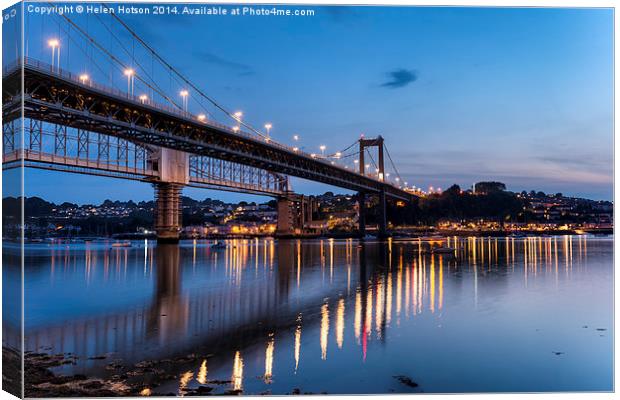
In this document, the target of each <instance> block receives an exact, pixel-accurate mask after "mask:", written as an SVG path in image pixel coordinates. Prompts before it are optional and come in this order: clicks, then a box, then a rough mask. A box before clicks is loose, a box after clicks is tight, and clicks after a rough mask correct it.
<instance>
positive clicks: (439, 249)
mask: <svg viewBox="0 0 620 400" xmlns="http://www.w3.org/2000/svg"><path fill="white" fill-rule="evenodd" d="M455 251H456V249H454V248H452V247H435V248H434V249H432V250H431V253H433V254H454V252H455Z"/></svg>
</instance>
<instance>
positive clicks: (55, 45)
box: [47, 39, 441, 194]
mask: <svg viewBox="0 0 620 400" xmlns="http://www.w3.org/2000/svg"><path fill="white" fill-rule="evenodd" d="M47 43H48V46H49V47H51V48H52V70H53V69H54V65H56V68H57V69H58V70H59V69H60V41H59V40H58V39H50V40H48V42H47ZM123 74H124V75H125V76H126V77H127V92H128V93H129V94H131V95H132V96H133V94H134V77H135V74H136V71H135V70H134V69H133V68H125V70H124V71H123ZM79 80H80V82H81V83H82V84H86V83H87V82H88V81H89V80H90V77H89V76H88V74H81V75H80V76H79ZM179 95H180V96H181V98H182V107H183V111H185V112H187V111H188V105H189V91H188V90H187V89H183V90H181V91H180V92H179ZM138 99H140V102H141V103H142V104H145V103H146V102H147V101H148V96H147V95H146V94H141V95H140V96H138ZM232 117H233V119H235V120H236V121H237V123H238V125H235V126H233V127H232V130H233V132H235V133H237V132H239V130H240V129H241V125H242V122H241V117H243V113H242V112H241V111H237V112H235V113H233V115H232ZM196 118H197V119H198V121H200V122H205V121H206V120H207V116H206V115H205V114H198V115H197V117H196ZM264 127H265V130H266V132H267V135H266V137H265V140H266V141H267V142H269V141H271V136H270V133H271V128H273V125H272V124H271V123H270V122H268V123H266V124H265V125H264ZM299 139H300V137H299V135H293V140H294V141H295V142H296V143H297V142H299ZM319 150H320V151H321V155H320V158H322V159H326V158H327V157H326V156H325V150H327V146H325V145H324V144H322V145H320V146H319ZM293 151H294V152H298V151H299V147H298V146H297V145H296V146H294V147H293ZM310 157H312V158H317V157H319V156H318V155H317V154H316V153H311V154H310ZM341 157H342V153H341V152H336V153H335V154H334V155H333V158H335V159H340V158H341ZM353 163H354V164H355V167H356V168H357V164H359V160H353ZM331 164H332V165H335V162H334V161H331ZM344 167H345V169H349V166H348V165H345V166H344ZM364 167H365V170H368V169H370V164H366V165H365V166H364ZM375 173H376V175H377V178H379V179H381V180H383V179H384V177H383V176H381V174H380V172H379V169H378V168H376V169H375ZM389 177H390V174H389V173H386V174H385V179H387V178H389ZM394 180H395V182H396V184H399V183H400V178H399V177H396V178H394ZM403 183H404V185H405V189H411V190H413V191H418V192H421V193H424V194H426V193H427V192H425V191H422V190H421V189H420V188H416V187H415V185H414V186H412V188H409V187H408V183H407V182H403ZM428 193H441V188H437V189H433V187H432V186H431V187H430V188H429V190H428Z"/></svg>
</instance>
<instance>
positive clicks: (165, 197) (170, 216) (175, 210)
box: [153, 182, 183, 243]
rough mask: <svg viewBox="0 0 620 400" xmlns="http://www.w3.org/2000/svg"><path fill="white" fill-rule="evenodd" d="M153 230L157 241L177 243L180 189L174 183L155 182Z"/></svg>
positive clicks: (180, 214)
mask: <svg viewBox="0 0 620 400" xmlns="http://www.w3.org/2000/svg"><path fill="white" fill-rule="evenodd" d="M153 186H155V231H156V232H157V243H178V242H179V234H180V233H181V227H182V225H181V223H182V222H181V216H182V209H181V190H182V188H183V187H182V186H181V185H179V184H175V183H160V182H158V183H155V184H153Z"/></svg>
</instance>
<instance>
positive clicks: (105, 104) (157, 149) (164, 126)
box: [2, 58, 414, 241]
mask: <svg viewBox="0 0 620 400" xmlns="http://www.w3.org/2000/svg"><path fill="white" fill-rule="evenodd" d="M2 95H3V110H2V111H3V117H4V122H3V124H4V126H3V140H4V144H5V148H7V144H8V150H11V151H16V152H14V153H12V154H8V155H7V150H5V155H4V158H3V167H4V168H6V167H7V166H10V165H11V163H13V164H12V165H15V163H16V162H17V160H23V161H24V166H34V165H32V164H33V163H34V164H36V163H38V165H39V166H41V165H48V166H50V165H54V166H55V167H54V168H50V169H62V168H61V166H62V167H67V166H69V167H72V168H73V171H72V172H78V173H85V172H84V171H89V172H93V173H95V174H99V173H101V171H105V172H106V173H107V174H108V176H116V177H124V178H127V177H129V178H132V177H134V178H135V177H136V176H138V179H140V180H147V181H150V182H152V183H153V184H154V186H155V188H156V199H157V203H158V205H157V209H158V216H157V223H156V229H157V231H158V238H159V239H161V240H162V241H177V240H178V235H179V228H180V224H181V222H180V192H181V189H182V187H184V186H187V185H193V186H201V185H202V186H204V187H218V188H223V189H225V190H227V189H233V190H238V191H247V192H250V193H259V194H265V195H271V196H274V197H277V198H278V199H279V200H281V203H282V204H281V205H279V207H278V210H279V211H280V210H285V209H287V208H288V209H289V210H290V209H291V208H293V202H294V200H295V198H294V196H293V194H292V193H290V191H289V190H288V185H287V181H286V176H295V177H299V178H303V179H307V180H311V181H315V182H320V183H325V184H329V185H332V186H336V187H341V188H344V189H348V190H353V191H356V192H358V193H359V198H360V203H363V202H365V196H366V195H378V196H379V209H380V218H379V234H382V235H384V234H385V233H386V225H387V223H386V217H385V208H386V207H385V203H386V198H392V199H397V200H401V201H411V200H412V199H413V197H414V194H412V193H411V192H410V191H407V190H404V189H402V188H400V187H398V186H396V185H394V184H391V183H388V182H385V181H384V179H383V175H384V166H383V153H382V151H383V149H382V147H380V148H379V150H380V152H379V155H380V157H379V166H378V170H379V171H378V174H377V176H376V177H375V176H372V175H370V174H366V173H365V171H364V168H363V165H364V161H363V154H364V148H365V147H369V146H382V145H383V138H381V137H378V138H376V139H371V140H369V139H361V140H360V141H359V145H360V150H361V152H360V156H361V157H360V158H361V159H360V167H361V168H360V170H359V171H353V170H351V169H347V168H344V167H342V166H339V165H336V164H334V163H332V162H330V161H329V160H326V159H322V158H320V157H317V156H315V155H310V154H307V153H304V152H302V151H300V150H298V149H297V148H292V147H288V146H285V145H282V144H280V143H277V142H275V141H273V140H269V139H268V138H267V139H266V138H263V137H259V136H257V135H253V134H250V133H247V132H243V131H239V130H235V129H234V128H232V127H229V126H226V125H223V124H220V123H218V122H215V121H210V120H204V119H199V118H198V117H197V116H195V115H193V114H191V113H188V112H184V111H180V110H177V109H173V108H170V107H167V106H164V105H159V104H155V103H153V102H150V101H144V100H143V99H140V98H139V97H137V96H133V95H130V94H127V93H123V92H120V91H118V90H116V89H112V88H109V87H105V86H103V85H99V84H96V83H93V82H90V81H86V82H85V81H82V80H80V77H79V76H78V75H75V74H72V73H70V72H68V71H63V70H62V69H58V68H53V67H52V66H50V65H47V64H45V63H42V62H40V61H37V60H34V59H29V58H24V59H23V62H19V63H16V64H13V65H9V66H8V67H7V68H6V69H5V70H4V71H3V93H2ZM18 120H19V121H22V122H23V126H24V127H25V122H26V121H35V124H36V123H45V124H51V125H52V126H54V127H56V128H54V129H55V132H56V133H55V141H56V144H55V147H54V152H55V153H58V150H59V149H60V150H61V151H65V154H64V156H65V158H64V159H62V160H60V161H58V157H55V158H54V157H52V158H53V160H56V162H54V161H53V160H52V158H50V157H51V156H58V154H47V155H45V154H43V152H42V151H41V148H39V149H36V148H31V144H32V143H35V146H36V143H37V142H36V141H34V142H33V141H32V140H30V142H29V143H28V146H30V147H27V146H24V147H27V148H26V149H22V150H16V149H15V145H14V144H15V135H16V131H15V128H14V127H13V129H11V128H7V126H8V125H7V124H14V123H15V121H18ZM30 124H32V123H30ZM67 128H70V129H75V130H77V131H78V134H77V135H76V140H77V141H78V153H79V145H80V143H79V141H80V132H81V133H82V134H83V133H84V132H90V133H91V134H92V135H93V136H94V135H99V136H97V140H98V144H97V146H98V147H97V148H98V149H99V150H100V149H101V148H102V147H101V142H100V140H101V137H103V138H106V137H112V138H116V139H117V140H118V141H119V143H123V146H125V145H126V143H131V144H134V145H135V146H136V147H138V148H146V149H149V151H148V153H149V154H156V157H151V158H150V159H148V158H146V157H145V158H144V160H146V161H147V162H150V164H148V163H147V164H148V165H147V166H146V167H145V168H143V169H142V170H140V171H131V173H128V174H124V176H121V175H123V174H116V175H112V173H113V172H114V169H118V168H116V166H105V165H103V167H102V164H101V162H100V161H101V160H99V159H98V160H97V161H98V163H97V166H96V167H95V168H91V167H92V165H88V163H87V165H85V164H84V162H85V160H84V159H83V154H82V155H80V154H77V156H76V157H74V158H67V157H66V140H67V137H66V133H65V136H64V138H63V136H62V133H61V134H60V135H59V134H58V133H57V132H63V131H64V132H66V129H67ZM23 131H25V128H24V130H23ZM28 134H29V135H32V131H29V132H28ZM11 135H13V136H12V137H11ZM101 135H103V136H101ZM63 140H64V142H63ZM104 140H108V139H104ZM59 143H60V144H59ZM11 144H12V145H13V146H11ZM63 146H64V150H63ZM104 149H105V146H104ZM108 150H109V149H108ZM54 152H53V153H54ZM98 154H99V156H101V152H99V153H98ZM103 155H105V151H104V153H103ZM80 156H81V157H82V159H80ZM87 158H88V157H87ZM205 159H208V160H221V161H225V162H228V163H231V165H233V166H235V165H236V166H238V167H237V169H238V170H239V171H241V170H244V168H245V171H247V173H246V174H243V173H241V174H240V175H237V178H239V177H241V178H243V177H252V178H248V179H250V180H252V179H255V178H259V179H262V178H261V177H266V179H267V181H266V182H268V183H269V182H270V183H273V185H271V186H269V185H267V189H264V188H265V185H263V182H262V181H260V180H259V181H258V182H256V181H253V182H249V184H250V185H247V184H245V183H243V182H241V183H239V180H238V179H226V177H224V176H217V177H216V178H215V179H214V178H213V177H212V176H211V175H210V174H207V172H206V171H207V170H209V171H210V169H209V168H211V167H210V166H212V165H213V164H214V163H211V161H209V162H208V163H205V162H204V160H205ZM204 165H207V169H204V168H203V167H202V166H204ZM201 168H202V169H201ZM232 170H234V167H232ZM86 173H88V172H86ZM192 173H193V176H192ZM246 183H247V182H246ZM363 208H364V207H360V210H362V212H361V213H360V216H359V221H360V230H361V231H362V232H363V231H364V230H365V218H364V212H363ZM289 214H290V213H289ZM294 220H295V218H282V221H280V218H279V223H278V232H279V233H281V234H290V233H292V232H293V231H294V228H295V223H294Z"/></svg>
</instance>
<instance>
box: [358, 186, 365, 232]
mask: <svg viewBox="0 0 620 400" xmlns="http://www.w3.org/2000/svg"><path fill="white" fill-rule="evenodd" d="M357 204H358V210H357V223H358V229H359V231H360V235H361V237H364V236H366V193H364V192H359V193H358V194H357Z"/></svg>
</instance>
